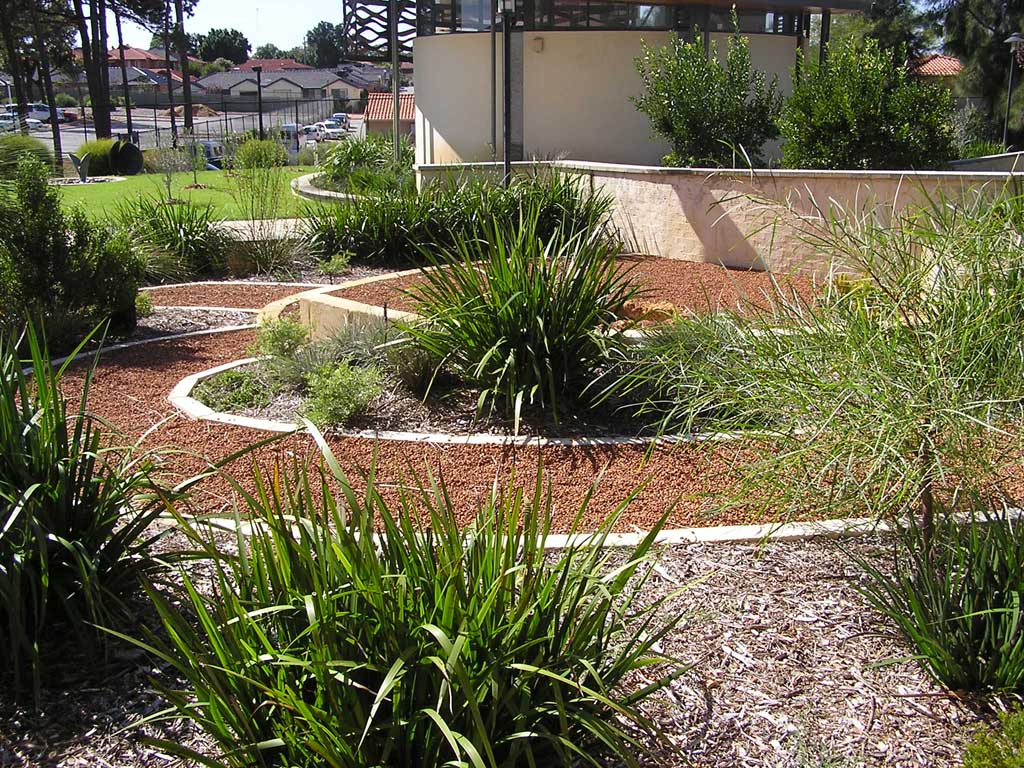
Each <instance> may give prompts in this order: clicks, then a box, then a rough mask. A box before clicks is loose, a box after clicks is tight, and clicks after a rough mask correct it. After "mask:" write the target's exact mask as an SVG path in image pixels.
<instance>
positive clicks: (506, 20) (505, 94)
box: [500, 0, 516, 187]
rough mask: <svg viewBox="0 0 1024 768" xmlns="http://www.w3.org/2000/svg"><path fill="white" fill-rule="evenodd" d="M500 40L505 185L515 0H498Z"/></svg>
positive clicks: (508, 170) (507, 178)
mask: <svg viewBox="0 0 1024 768" xmlns="http://www.w3.org/2000/svg"><path fill="white" fill-rule="evenodd" d="M500 3H501V42H502V63H501V69H502V72H501V75H502V94H501V96H502V102H501V118H502V134H503V135H502V165H503V168H502V170H503V181H504V184H505V186H506V187H507V186H509V185H510V184H511V183H512V24H513V23H514V22H515V16H516V0H500Z"/></svg>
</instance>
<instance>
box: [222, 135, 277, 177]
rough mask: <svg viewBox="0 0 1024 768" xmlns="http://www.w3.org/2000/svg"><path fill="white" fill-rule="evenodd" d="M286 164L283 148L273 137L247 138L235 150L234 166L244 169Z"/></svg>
mask: <svg viewBox="0 0 1024 768" xmlns="http://www.w3.org/2000/svg"><path fill="white" fill-rule="evenodd" d="M287 164H288V153H287V152H286V151H285V148H284V147H282V146H281V145H280V144H279V143H278V142H276V141H274V140H273V139H253V138H251V139H248V140H247V141H245V142H243V143H242V144H241V145H240V146H239V147H238V150H237V151H236V152H235V157H234V167H235V168H238V169H244V170H252V169H254V168H273V167H276V166H282V165H287Z"/></svg>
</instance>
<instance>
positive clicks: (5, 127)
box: [0, 112, 43, 131]
mask: <svg viewBox="0 0 1024 768" xmlns="http://www.w3.org/2000/svg"><path fill="white" fill-rule="evenodd" d="M25 123H26V125H28V129H29V130H30V131H38V130H39V129H40V128H42V127H43V123H42V121H41V120H36V119H35V118H34V117H29V118H26V119H25ZM19 125H20V121H19V119H18V116H17V114H15V113H14V112H4V113H3V114H0V131H16V130H18V126H19Z"/></svg>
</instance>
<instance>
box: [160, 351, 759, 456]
mask: <svg viewBox="0 0 1024 768" xmlns="http://www.w3.org/2000/svg"><path fill="white" fill-rule="evenodd" d="M256 360H258V358H255V357H246V358H242V359H240V360H233V361H231V362H228V363H223V364H221V365H218V366H216V367H214V368H208V369H207V370H205V371H199V372H198V373H193V374H189V375H188V376H186V377H185V378H183V379H182V380H181V381H179V382H178V383H177V384H175V385H174V388H173V389H172V390H171V392H170V394H169V395H168V396H167V401H168V402H169V403H170V404H171V405H173V406H174V407H175V408H176V409H178V410H179V411H181V412H182V413H184V414H185V415H186V416H188V417H189V418H192V419H196V420H197V421H212V422H215V423H218V424H229V425H232V426H236V427H247V428H249V429H256V430H260V431H263V432H279V433H280V432H283V433H289V432H299V431H302V429H303V428H302V427H301V426H300V425H298V424H293V423H290V422H286V421H275V420H272V419H259V418H255V417H252V416H237V415H235V414H231V413H222V412H219V411H214V410H213V409H212V408H210V407H209V406H206V405H203V403H201V402H199V401H198V400H196V399H195V398H194V397H192V390H193V389H195V387H196V385H198V384H199V383H200V382H201V381H203V380H204V379H208V378H210V377H212V376H216V375H217V374H218V373H223V372H224V371H228V370H231V369H232V368H240V367H241V366H243V365H249V364H250V363H254V362H256ZM339 434H340V435H341V436H343V437H351V438H358V439H364V440H386V441H390V442H402V443H429V444H432V445H493V446H501V447H516V448H546V447H593V446H636V447H647V446H650V445H679V444H683V443H711V442H729V441H733V440H742V439H744V438H749V437H750V434H749V433H742V434H741V433H733V432H714V433H709V434H706V435H675V436H670V437H526V436H524V437H512V436H507V435H495V434H491V433H488V432H475V433H472V434H468V435H453V434H450V433H445V432H400V431H396V430H386V429H385V430H374V429H367V430H360V431H358V432H341V433H339Z"/></svg>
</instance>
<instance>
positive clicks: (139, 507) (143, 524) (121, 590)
mask: <svg viewBox="0 0 1024 768" xmlns="http://www.w3.org/2000/svg"><path fill="white" fill-rule="evenodd" d="M26 343H27V348H28V351H29V354H30V356H31V370H30V371H29V372H25V371H24V370H23V363H22V361H21V359H20V355H19V354H18V346H19V345H18V342H17V341H15V340H14V339H13V338H12V337H8V336H0V519H2V520H3V521H4V523H3V525H2V526H0V680H2V681H3V683H4V686H5V688H6V687H7V686H10V687H11V688H13V690H14V692H15V693H16V694H18V693H24V692H25V689H26V687H27V685H28V681H29V680H30V681H31V685H32V688H33V689H34V692H35V694H36V697H37V699H38V694H39V689H40V686H41V684H42V683H43V682H44V680H45V678H46V672H47V670H49V669H51V668H52V667H53V665H54V664H55V663H56V664H58V665H59V662H60V661H62V660H64V661H66V660H67V655H66V654H67V653H68V652H69V651H71V650H74V649H76V648H77V650H79V651H82V652H85V653H88V654H90V655H89V656H88V662H87V666H90V665H93V664H95V663H98V662H99V661H100V660H101V658H102V657H101V656H99V655H97V652H98V651H100V650H102V648H103V646H104V645H105V639H104V638H105V637H106V635H105V634H104V633H103V632H100V631H98V630H97V628H96V626H97V625H101V626H116V625H117V623H118V622H121V621H123V620H124V619H125V617H126V614H127V612H128V611H127V607H126V605H125V603H124V600H125V598H126V597H127V596H128V595H130V594H131V593H133V592H134V591H136V590H137V589H138V587H139V581H138V580H139V578H140V576H141V575H142V574H144V573H147V572H151V571H152V570H153V569H154V567H155V562H154V560H152V559H151V558H150V556H149V554H148V546H149V544H150V543H151V541H152V538H151V536H152V534H149V533H147V532H146V529H147V527H148V526H149V525H150V523H152V522H153V521H154V520H155V519H156V518H157V517H158V515H159V513H160V509H161V507H160V505H159V504H155V503H150V502H149V501H147V500H146V498H145V497H143V496H142V494H143V493H144V492H147V491H148V490H149V489H150V487H151V485H150V481H149V470H150V461H149V459H148V458H147V457H141V458H136V457H135V456H134V455H133V450H131V449H127V450H125V449H116V448H111V447H110V446H111V445H112V441H111V439H110V438H111V435H110V433H109V427H104V426H102V425H100V424H99V423H98V422H97V421H95V420H94V419H93V418H91V417H90V416H89V415H88V414H87V412H86V401H87V398H88V394H89V382H90V378H91V372H90V374H89V375H87V376H86V379H85V384H84V387H83V388H82V392H81V396H80V399H79V401H78V403H77V407H75V408H69V407H68V403H67V401H66V400H65V396H64V394H63V389H62V386H61V380H62V377H63V375H64V371H65V369H66V366H67V365H68V364H67V363H65V364H64V366H62V367H61V368H59V369H54V368H53V367H52V366H51V365H50V362H49V360H50V356H49V353H48V351H47V349H46V347H45V345H44V344H43V343H41V342H40V341H39V340H38V339H37V337H36V335H35V334H34V333H33V332H31V331H29V333H28V335H27V342H26ZM61 654H63V655H61Z"/></svg>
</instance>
